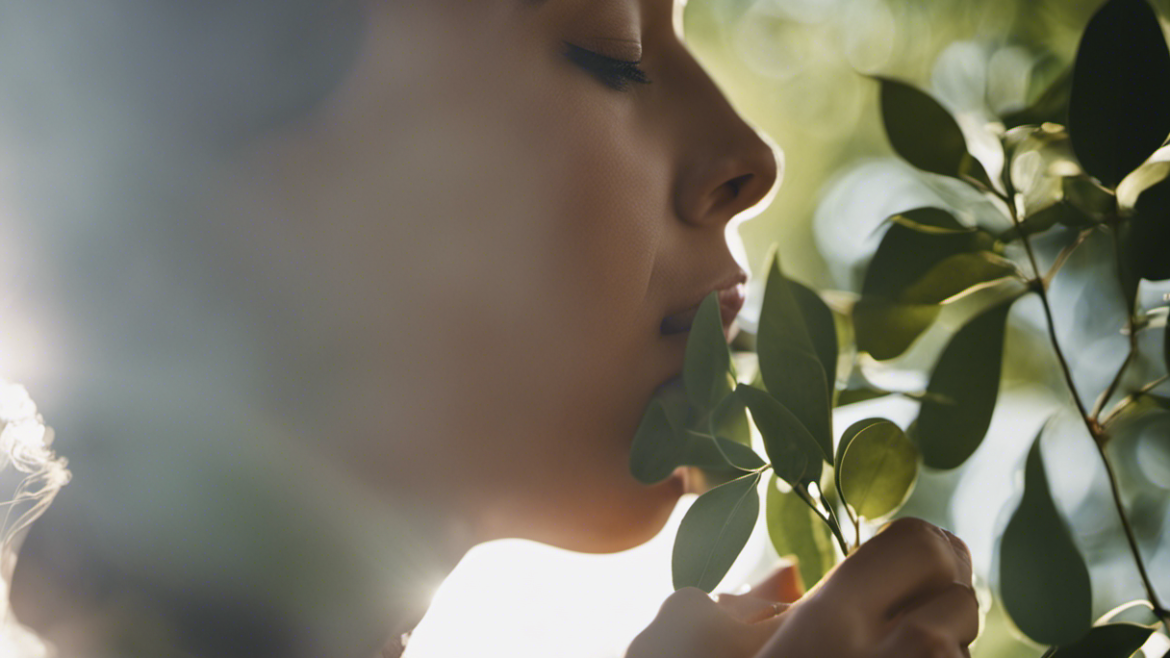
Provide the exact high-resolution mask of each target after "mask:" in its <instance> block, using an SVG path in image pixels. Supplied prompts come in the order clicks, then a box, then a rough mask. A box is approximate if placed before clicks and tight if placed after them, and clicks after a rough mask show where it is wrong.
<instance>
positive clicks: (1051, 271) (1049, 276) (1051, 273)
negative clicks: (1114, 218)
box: [1043, 228, 1094, 288]
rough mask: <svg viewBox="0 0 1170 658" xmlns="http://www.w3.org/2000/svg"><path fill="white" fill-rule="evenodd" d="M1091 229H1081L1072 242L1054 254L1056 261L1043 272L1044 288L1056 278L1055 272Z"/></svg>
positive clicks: (1086, 237)
mask: <svg viewBox="0 0 1170 658" xmlns="http://www.w3.org/2000/svg"><path fill="white" fill-rule="evenodd" d="M1093 231H1094V229H1091V228H1088V229H1085V230H1083V231H1081V232H1080V233H1079V234H1077V239H1076V240H1075V241H1073V243H1072V244H1070V245H1068V246H1067V247H1065V248H1064V249H1061V250H1060V253H1059V254H1057V256H1056V261H1054V262H1053V263H1052V267H1050V268H1048V272H1047V273H1045V274H1044V278H1043V281H1044V287H1045V288H1047V287H1048V286H1049V285H1051V284H1052V280H1053V279H1055V278H1056V273H1057V272H1059V271H1060V270H1061V268H1063V267H1064V264H1065V262H1066V261H1067V260H1068V258H1069V256H1072V253H1073V252H1074V251H1076V250H1077V247H1079V246H1081V244H1082V243H1083V242H1084V241H1085V240H1086V239H1088V237H1089V235H1090V234H1092V232H1093Z"/></svg>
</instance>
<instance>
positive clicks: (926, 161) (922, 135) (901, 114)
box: [878, 78, 970, 178]
mask: <svg viewBox="0 0 1170 658" xmlns="http://www.w3.org/2000/svg"><path fill="white" fill-rule="evenodd" d="M878 81H879V82H881V86H882V88H881V104H882V120H883V122H884V123H885V126H886V136H887V137H889V140H890V145H891V146H893V147H894V151H896V152H897V153H898V155H900V156H902V158H904V159H905V160H906V161H907V162H909V163H910V164H912V165H914V166H915V167H917V168H919V169H922V170H923V171H929V172H933V173H936V174H942V175H944V176H952V177H955V178H958V177H959V176H960V173H962V172H963V171H964V169H965V167H966V165H965V161H966V160H967V159H968V158H969V157H970V156H968V155H967V142H966V140H965V139H964V138H963V131H961V130H959V124H957V123H955V119H954V117H952V116H951V114H950V113H949V112H947V111H946V110H945V109H944V108H943V106H942V105H939V103H938V101H936V100H934V99H933V98H931V97H930V96H929V95H927V94H925V93H923V92H922V91H919V90H918V89H915V88H914V87H911V86H910V85H908V84H905V83H903V82H898V81H897V80H891V79H889V78H878Z"/></svg>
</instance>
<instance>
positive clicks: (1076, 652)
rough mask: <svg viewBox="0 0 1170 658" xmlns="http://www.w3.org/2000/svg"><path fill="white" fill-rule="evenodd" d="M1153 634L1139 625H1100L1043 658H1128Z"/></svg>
mask: <svg viewBox="0 0 1170 658" xmlns="http://www.w3.org/2000/svg"><path fill="white" fill-rule="evenodd" d="M1153 632H1154V629H1152V628H1150V627H1148V626H1142V625H1140V624H1131V623H1118V624H1102V625H1101V626H1094V627H1093V628H1091V629H1090V630H1089V632H1088V633H1087V634H1085V636H1084V637H1082V638H1081V639H1080V640H1078V641H1076V642H1073V643H1072V644H1069V645H1065V646H1061V647H1054V648H1053V649H1051V650H1050V651H1049V652H1048V653H1045V654H1044V658H1129V657H1130V656H1132V655H1133V654H1134V653H1135V652H1137V650H1138V649H1140V648H1141V646H1142V645H1143V644H1145V643H1146V640H1148V639H1149V638H1150V635H1152V634H1153Z"/></svg>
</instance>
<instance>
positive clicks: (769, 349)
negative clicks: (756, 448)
mask: <svg viewBox="0 0 1170 658" xmlns="http://www.w3.org/2000/svg"><path fill="white" fill-rule="evenodd" d="M757 343H758V354H759V358H760V373H761V375H762V377H763V380H764V386H765V388H767V389H768V393H769V394H770V395H771V396H772V397H773V398H775V399H776V400H777V401H779V402H780V403H781V404H782V405H783V406H784V407H786V408H787V410H789V411H790V412H791V413H792V414H795V416H796V418H798V419H800V424H801V425H803V426H804V428H805V429H807V430H808V432H809V434H811V435H812V437H813V439H815V441H816V442H817V444H818V445H820V446H821V447H822V448H823V449H824V455H825V457H824V459H825V460H826V461H830V462H831V461H832V445H833V444H832V441H833V437H832V424H831V423H832V421H831V416H830V414H831V407H832V395H831V391H832V389H831V388H830V384H829V383H828V377H827V376H826V373H825V369H824V367H823V366H822V365H821V361H820V358H818V356H817V350H816V348H815V347H814V345H813V342H812V339H811V338H810V337H809V331H808V328H807V324H806V322H805V318H804V313H803V312H802V311H801V305H800V303H798V302H797V298H796V294H795V293H794V286H793V285H792V283H791V282H790V281H789V280H788V279H787V277H785V276H784V274H783V272H781V271H780V262H779V258H778V257H776V256H775V255H774V256H773V258H772V262H771V266H770V267H769V269H768V281H767V285H766V286H765V288H764V303H763V306H762V308H761V309H760V331H759V334H758V335H757ZM834 372H835V370H834ZM745 402H748V403H749V404H750V400H745ZM754 411H755V410H754V409H753V414H754ZM769 454H770V453H769Z"/></svg>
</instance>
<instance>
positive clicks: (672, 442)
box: [630, 400, 687, 484]
mask: <svg viewBox="0 0 1170 658" xmlns="http://www.w3.org/2000/svg"><path fill="white" fill-rule="evenodd" d="M686 450H687V445H686V442H685V441H680V440H677V439H676V438H675V429H674V427H672V426H671V424H670V419H669V418H668V417H667V415H666V409H665V407H664V406H663V404H662V402H661V401H660V400H653V401H651V402H650V405H649V406H648V407H647V408H646V412H645V413H644V414H643V415H642V422H641V423H640V424H639V425H638V431H637V432H636V433H635V434H634V442H633V445H631V447H630V473H631V474H633V476H634V478H635V479H636V480H638V481H639V482H641V483H643V484H655V483H657V482H661V481H663V480H665V479H666V478H668V477H670V474H671V473H673V472H674V469H676V468H678V467H679V466H680V465H681V464H682V459H683V455H684V454H685V452H686Z"/></svg>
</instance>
